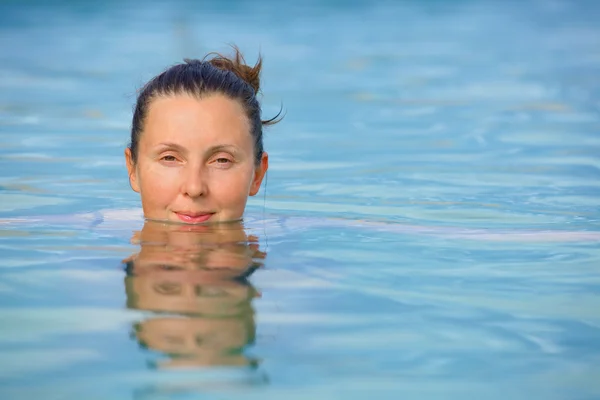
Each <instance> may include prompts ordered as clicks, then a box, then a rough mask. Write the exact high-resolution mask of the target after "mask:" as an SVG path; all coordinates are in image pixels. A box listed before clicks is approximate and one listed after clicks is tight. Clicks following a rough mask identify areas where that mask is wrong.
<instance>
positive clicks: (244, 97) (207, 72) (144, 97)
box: [129, 46, 281, 165]
mask: <svg viewBox="0 0 600 400" xmlns="http://www.w3.org/2000/svg"><path fill="white" fill-rule="evenodd" d="M233 49H234V51H235V54H234V56H233V57H231V58H228V57H225V56H223V55H221V54H219V53H209V54H208V55H207V56H206V57H204V58H203V59H202V60H198V59H185V60H184V62H183V63H180V64H176V65H174V66H172V67H170V68H168V69H167V70H165V71H164V72H162V73H161V74H159V75H157V76H155V77H154V78H152V79H151V80H150V81H149V82H148V83H146V84H145V85H144V86H143V87H142V89H141V91H140V93H139V95H138V98H137V102H136V106H135V111H134V113H133V121H132V124H131V142H130V143H129V149H130V150H131V156H132V159H133V162H134V163H135V162H137V155H138V154H137V153H138V144H139V140H140V136H141V134H142V131H143V129H144V122H145V120H146V117H147V115H148V109H149V107H150V104H151V103H152V101H153V100H155V99H156V98H158V97H161V96H175V95H180V94H187V95H190V96H194V97H196V98H198V99H201V98H203V97H206V96H210V95H213V94H222V95H225V96H227V97H228V98H230V99H232V100H237V101H239V102H240V104H241V105H242V106H243V108H244V111H245V112H246V116H247V117H248V120H249V122H250V134H251V135H252V137H253V138H254V158H255V162H256V164H257V165H258V164H259V163H260V160H261V158H262V155H263V151H264V149H263V132H262V128H263V126H266V125H273V124H275V123H277V122H279V121H280V120H281V118H280V115H281V111H280V112H279V113H278V114H277V115H276V116H275V117H273V118H271V119H268V120H262V119H261V107H260V102H259V100H258V98H257V95H258V93H259V91H260V72H261V68H262V57H261V56H259V57H258V61H257V62H256V64H255V65H254V66H253V67H251V66H248V65H246V62H245V60H244V57H243V55H242V54H241V52H240V51H239V49H238V48H237V47H235V46H234V47H233Z"/></svg>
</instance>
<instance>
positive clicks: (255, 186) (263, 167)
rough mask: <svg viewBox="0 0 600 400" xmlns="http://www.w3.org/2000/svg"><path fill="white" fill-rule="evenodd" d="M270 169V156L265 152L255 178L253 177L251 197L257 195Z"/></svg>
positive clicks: (255, 172) (255, 171)
mask: <svg viewBox="0 0 600 400" xmlns="http://www.w3.org/2000/svg"><path fill="white" fill-rule="evenodd" d="M268 169H269V155H268V154H267V152H266V151H265V152H263V155H262V157H261V159H260V164H259V165H258V166H257V167H256V169H255V170H254V176H253V177H252V184H251V185H250V196H254V195H256V193H258V190H259V189H260V184H261V183H262V180H263V178H264V177H265V174H266V173H267V170H268Z"/></svg>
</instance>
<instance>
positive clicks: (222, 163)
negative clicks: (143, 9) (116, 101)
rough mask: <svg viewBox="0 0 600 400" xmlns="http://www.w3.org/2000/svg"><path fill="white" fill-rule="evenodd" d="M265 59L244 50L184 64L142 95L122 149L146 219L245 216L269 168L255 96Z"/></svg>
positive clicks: (199, 219) (152, 82) (190, 220)
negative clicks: (252, 61)
mask: <svg viewBox="0 0 600 400" xmlns="http://www.w3.org/2000/svg"><path fill="white" fill-rule="evenodd" d="M261 65H262V63H261V60H260V58H259V60H258V62H257V63H256V65H254V67H250V66H248V65H246V64H245V62H244V59H243V57H242V56H241V54H240V52H239V51H238V50H237V49H235V56H234V57H232V58H226V57H223V56H221V55H213V56H212V58H205V59H204V60H186V61H185V63H182V64H178V65H175V66H173V67H171V68H169V69H167V70H166V71H164V72H163V73H161V74H160V75H158V76H156V77H155V78H153V79H152V80H150V81H149V82H148V83H147V84H146V85H145V86H144V87H143V88H142V90H141V92H140V94H139V97H138V100H137V104H136V107H135V112H134V115H133V122H132V128H131V143H130V145H129V147H128V148H127V149H126V150H125V158H126V162H127V169H128V172H129V180H130V183H131V187H132V188H133V190H135V191H136V192H139V193H140V195H141V199H142V207H143V209H144V215H145V216H146V218H149V219H155V220H170V221H177V222H187V223H202V222H219V221H231V220H237V219H240V218H241V217H242V214H243V212H244V208H245V206H246V201H247V198H248V196H253V195H255V194H256V193H257V192H258V190H259V188H260V184H261V182H262V179H263V177H264V175H265V173H266V171H267V168H268V155H267V153H266V152H265V151H264V149H263V137H262V127H263V125H268V124H272V123H274V122H277V121H276V120H269V121H263V120H262V119H261V108H260V103H259V101H258V98H257V93H258V91H259V84H260V80H259V76H260V70H261Z"/></svg>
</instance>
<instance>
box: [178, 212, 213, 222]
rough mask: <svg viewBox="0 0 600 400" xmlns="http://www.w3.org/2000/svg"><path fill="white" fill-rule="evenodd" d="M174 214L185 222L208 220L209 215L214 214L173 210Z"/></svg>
mask: <svg viewBox="0 0 600 400" xmlns="http://www.w3.org/2000/svg"><path fill="white" fill-rule="evenodd" d="M175 215H177V218H179V220H180V221H181V222H185V223H186V224H200V223H202V222H206V221H208V220H209V219H210V217H212V216H213V215H214V213H210V212H200V213H194V212H175Z"/></svg>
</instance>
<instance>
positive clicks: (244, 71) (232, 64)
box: [205, 46, 262, 93]
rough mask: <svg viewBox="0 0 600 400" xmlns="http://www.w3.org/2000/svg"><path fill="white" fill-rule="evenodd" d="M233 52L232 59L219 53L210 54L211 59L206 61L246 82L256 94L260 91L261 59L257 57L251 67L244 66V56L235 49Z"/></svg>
mask: <svg viewBox="0 0 600 400" xmlns="http://www.w3.org/2000/svg"><path fill="white" fill-rule="evenodd" d="M233 49H234V50H235V55H234V57H233V58H229V57H225V56H223V55H221V54H219V53H211V54H209V56H210V55H212V56H213V57H212V58H210V59H208V60H206V59H205V60H206V62H209V63H210V64H212V65H213V66H215V67H217V68H219V69H221V70H224V71H231V72H233V73H234V74H236V75H237V76H238V77H239V78H240V79H243V80H244V81H246V82H247V83H248V84H249V85H250V86H252V88H253V89H254V92H255V93H258V91H259V90H260V70H261V68H262V57H261V56H260V55H259V56H258V61H257V62H256V64H254V66H253V67H251V66H249V65H246V60H244V56H243V55H242V53H241V52H240V50H239V49H238V48H237V47H235V46H234V47H233Z"/></svg>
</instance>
